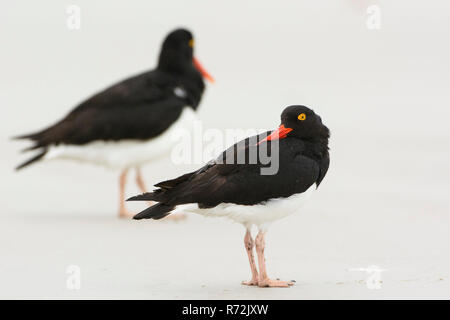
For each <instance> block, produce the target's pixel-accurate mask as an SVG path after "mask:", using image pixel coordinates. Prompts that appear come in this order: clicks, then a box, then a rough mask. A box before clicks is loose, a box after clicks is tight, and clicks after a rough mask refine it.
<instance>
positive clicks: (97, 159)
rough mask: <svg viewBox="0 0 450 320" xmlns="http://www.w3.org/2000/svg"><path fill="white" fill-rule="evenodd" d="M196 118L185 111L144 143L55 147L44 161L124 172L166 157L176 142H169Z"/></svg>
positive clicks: (100, 143)
mask: <svg viewBox="0 0 450 320" xmlns="http://www.w3.org/2000/svg"><path fill="white" fill-rule="evenodd" d="M197 119H198V118H197V116H196V114H195V112H194V110H192V108H190V107H185V108H184V109H183V111H182V113H181V115H180V117H179V118H178V119H177V121H176V122H175V123H173V124H172V125H171V126H170V127H169V128H168V129H167V130H166V131H164V132H163V133H162V134H161V135H159V136H157V137H155V138H152V139H149V140H146V141H140V140H120V141H93V142H91V143H88V144H85V145H81V146H77V145H58V146H53V147H51V148H50V149H49V152H48V153H47V154H46V156H45V159H46V160H50V159H70V160H78V161H84V162H90V163H95V164H99V165H103V166H106V167H110V168H117V169H125V168H129V167H133V166H139V165H142V164H144V163H145V162H148V161H151V160H153V159H155V158H158V157H161V156H164V155H166V154H168V153H169V152H170V150H171V148H172V147H173V145H174V144H175V143H177V141H176V140H175V139H174V138H173V137H174V135H175V134H176V133H177V132H178V133H179V132H180V130H188V131H189V132H191V131H192V129H193V126H194V122H195V121H196V120H197Z"/></svg>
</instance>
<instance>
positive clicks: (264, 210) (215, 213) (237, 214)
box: [177, 183, 316, 229]
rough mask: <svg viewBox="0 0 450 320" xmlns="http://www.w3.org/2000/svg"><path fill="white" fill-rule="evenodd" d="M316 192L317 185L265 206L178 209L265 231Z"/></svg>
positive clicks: (230, 204) (183, 207)
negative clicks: (223, 218)
mask: <svg viewBox="0 0 450 320" xmlns="http://www.w3.org/2000/svg"><path fill="white" fill-rule="evenodd" d="M314 190H316V184H315V183H314V184H313V185H312V186H310V187H309V188H308V190H306V191H305V192H303V193H297V194H293V195H292V196H290V197H287V198H275V199H271V200H269V201H267V202H266V203H264V204H257V205H249V206H246V205H238V204H233V203H221V204H219V205H218V206H216V207H214V208H209V209H199V208H198V205H197V204H189V205H184V206H179V207H177V211H178V210H180V211H188V212H194V213H198V214H201V215H203V216H205V217H225V218H228V219H231V220H233V221H235V222H238V223H242V224H243V225H245V226H246V227H250V226H252V225H256V226H258V227H259V228H262V229H263V228H265V226H267V225H268V224H270V223H272V222H273V221H276V220H279V219H282V218H284V217H287V216H288V215H290V214H292V213H294V212H296V211H297V210H298V209H299V208H300V207H301V206H302V205H303V204H304V203H305V202H306V201H307V200H308V199H309V197H310V196H311V194H312V193H313V191H314Z"/></svg>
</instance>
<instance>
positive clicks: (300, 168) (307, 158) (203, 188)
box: [129, 105, 330, 287]
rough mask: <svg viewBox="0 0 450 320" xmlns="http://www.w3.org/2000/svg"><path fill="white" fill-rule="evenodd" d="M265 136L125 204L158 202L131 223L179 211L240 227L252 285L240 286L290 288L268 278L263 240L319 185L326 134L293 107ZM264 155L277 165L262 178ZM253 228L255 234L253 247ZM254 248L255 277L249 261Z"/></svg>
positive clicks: (316, 120) (306, 112) (308, 113)
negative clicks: (233, 223) (256, 260)
mask: <svg viewBox="0 0 450 320" xmlns="http://www.w3.org/2000/svg"><path fill="white" fill-rule="evenodd" d="M268 134H269V133H265V134H262V135H258V136H255V137H250V138H247V139H245V140H243V141H241V142H239V143H237V144H235V145H234V146H232V147H230V148H229V149H227V150H226V151H224V152H223V153H222V155H221V156H219V157H218V158H217V159H216V160H214V161H211V162H209V163H208V164H207V165H205V166H204V167H203V168H201V169H200V170H198V171H195V172H191V173H187V174H185V175H182V176H180V177H178V178H176V179H173V180H168V181H164V182H160V183H158V184H157V185H155V186H156V187H158V189H156V190H154V191H153V192H151V193H144V194H142V195H139V196H135V197H133V198H130V199H129V200H146V201H149V200H151V201H157V202H158V203H157V204H155V205H153V206H151V207H149V208H147V209H146V210H144V211H142V212H141V213H139V214H137V215H136V216H135V217H134V219H161V218H163V217H165V216H166V215H168V214H170V213H172V212H173V211H174V210H176V211H178V210H183V211H186V212H194V213H199V214H201V215H204V216H208V217H226V218H228V219H231V220H233V221H235V222H238V223H241V224H243V225H244V227H245V228H246V234H245V237H244V243H245V249H246V251H247V254H248V258H249V261H250V267H251V271H252V279H251V280H250V281H245V282H243V284H246V285H257V286H260V287H287V286H290V285H292V282H287V281H280V280H272V279H270V278H269V277H268V276H267V272H266V266H265V258H264V247H265V243H264V235H265V233H266V231H267V229H268V227H269V225H270V224H271V223H272V222H274V221H276V220H278V219H281V218H284V217H286V216H288V215H290V214H292V213H294V212H295V211H297V210H298V208H299V207H300V206H301V205H302V204H303V203H304V202H305V200H306V199H307V198H308V197H309V196H310V195H311V193H312V192H313V191H314V190H316V189H317V187H318V186H319V184H320V183H321V182H322V180H323V178H324V177H325V174H326V173H327V170H328V166H329V163H330V157H329V153H328V139H329V135H330V134H329V130H328V128H327V127H326V126H325V125H323V123H322V119H321V118H320V116H318V115H317V114H315V113H314V111H313V110H311V109H309V108H307V107H305V106H298V105H296V106H289V107H287V108H286V109H285V110H284V111H283V113H282V114H281V125H280V127H279V128H278V129H277V130H275V131H273V132H272V133H270V135H268ZM263 147H264V149H262V148H263ZM260 150H267V151H270V152H262V153H260ZM265 154H266V155H269V157H268V158H269V159H270V162H271V164H270V165H271V166H272V165H273V163H277V166H276V167H275V168H276V169H277V170H273V171H272V172H270V171H267V172H266V173H264V172H263V170H262V169H264V168H266V169H267V166H268V163H269V162H268V161H266V160H267V159H266V156H264V159H263V157H262V155H265ZM252 155H253V159H254V161H253V162H252V161H251V160H250V159H251V158H252ZM255 155H257V156H256V158H255V157H254V156H255ZM239 159H241V160H240V161H239ZM242 159H244V161H242ZM253 226H256V227H257V228H258V229H259V232H258V234H257V236H256V239H255V241H254V240H253V238H252V235H251V228H252V227H253ZM255 244H256V252H257V256H258V265H259V272H258V270H257V267H256V263H255V259H254V256H253V248H254V246H255Z"/></svg>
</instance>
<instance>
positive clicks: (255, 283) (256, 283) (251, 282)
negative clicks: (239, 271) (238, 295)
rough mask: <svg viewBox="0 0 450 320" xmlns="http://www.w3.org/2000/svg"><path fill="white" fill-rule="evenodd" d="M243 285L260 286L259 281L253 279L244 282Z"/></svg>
mask: <svg viewBox="0 0 450 320" xmlns="http://www.w3.org/2000/svg"><path fill="white" fill-rule="evenodd" d="M242 284H243V285H244V286H257V285H258V280H256V279H252V280H250V281H242Z"/></svg>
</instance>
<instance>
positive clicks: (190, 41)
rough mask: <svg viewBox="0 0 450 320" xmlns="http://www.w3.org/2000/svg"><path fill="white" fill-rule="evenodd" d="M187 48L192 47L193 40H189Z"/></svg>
mask: <svg viewBox="0 0 450 320" xmlns="http://www.w3.org/2000/svg"><path fill="white" fill-rule="evenodd" d="M189 47H191V48H193V47H194V39H191V40H189Z"/></svg>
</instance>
